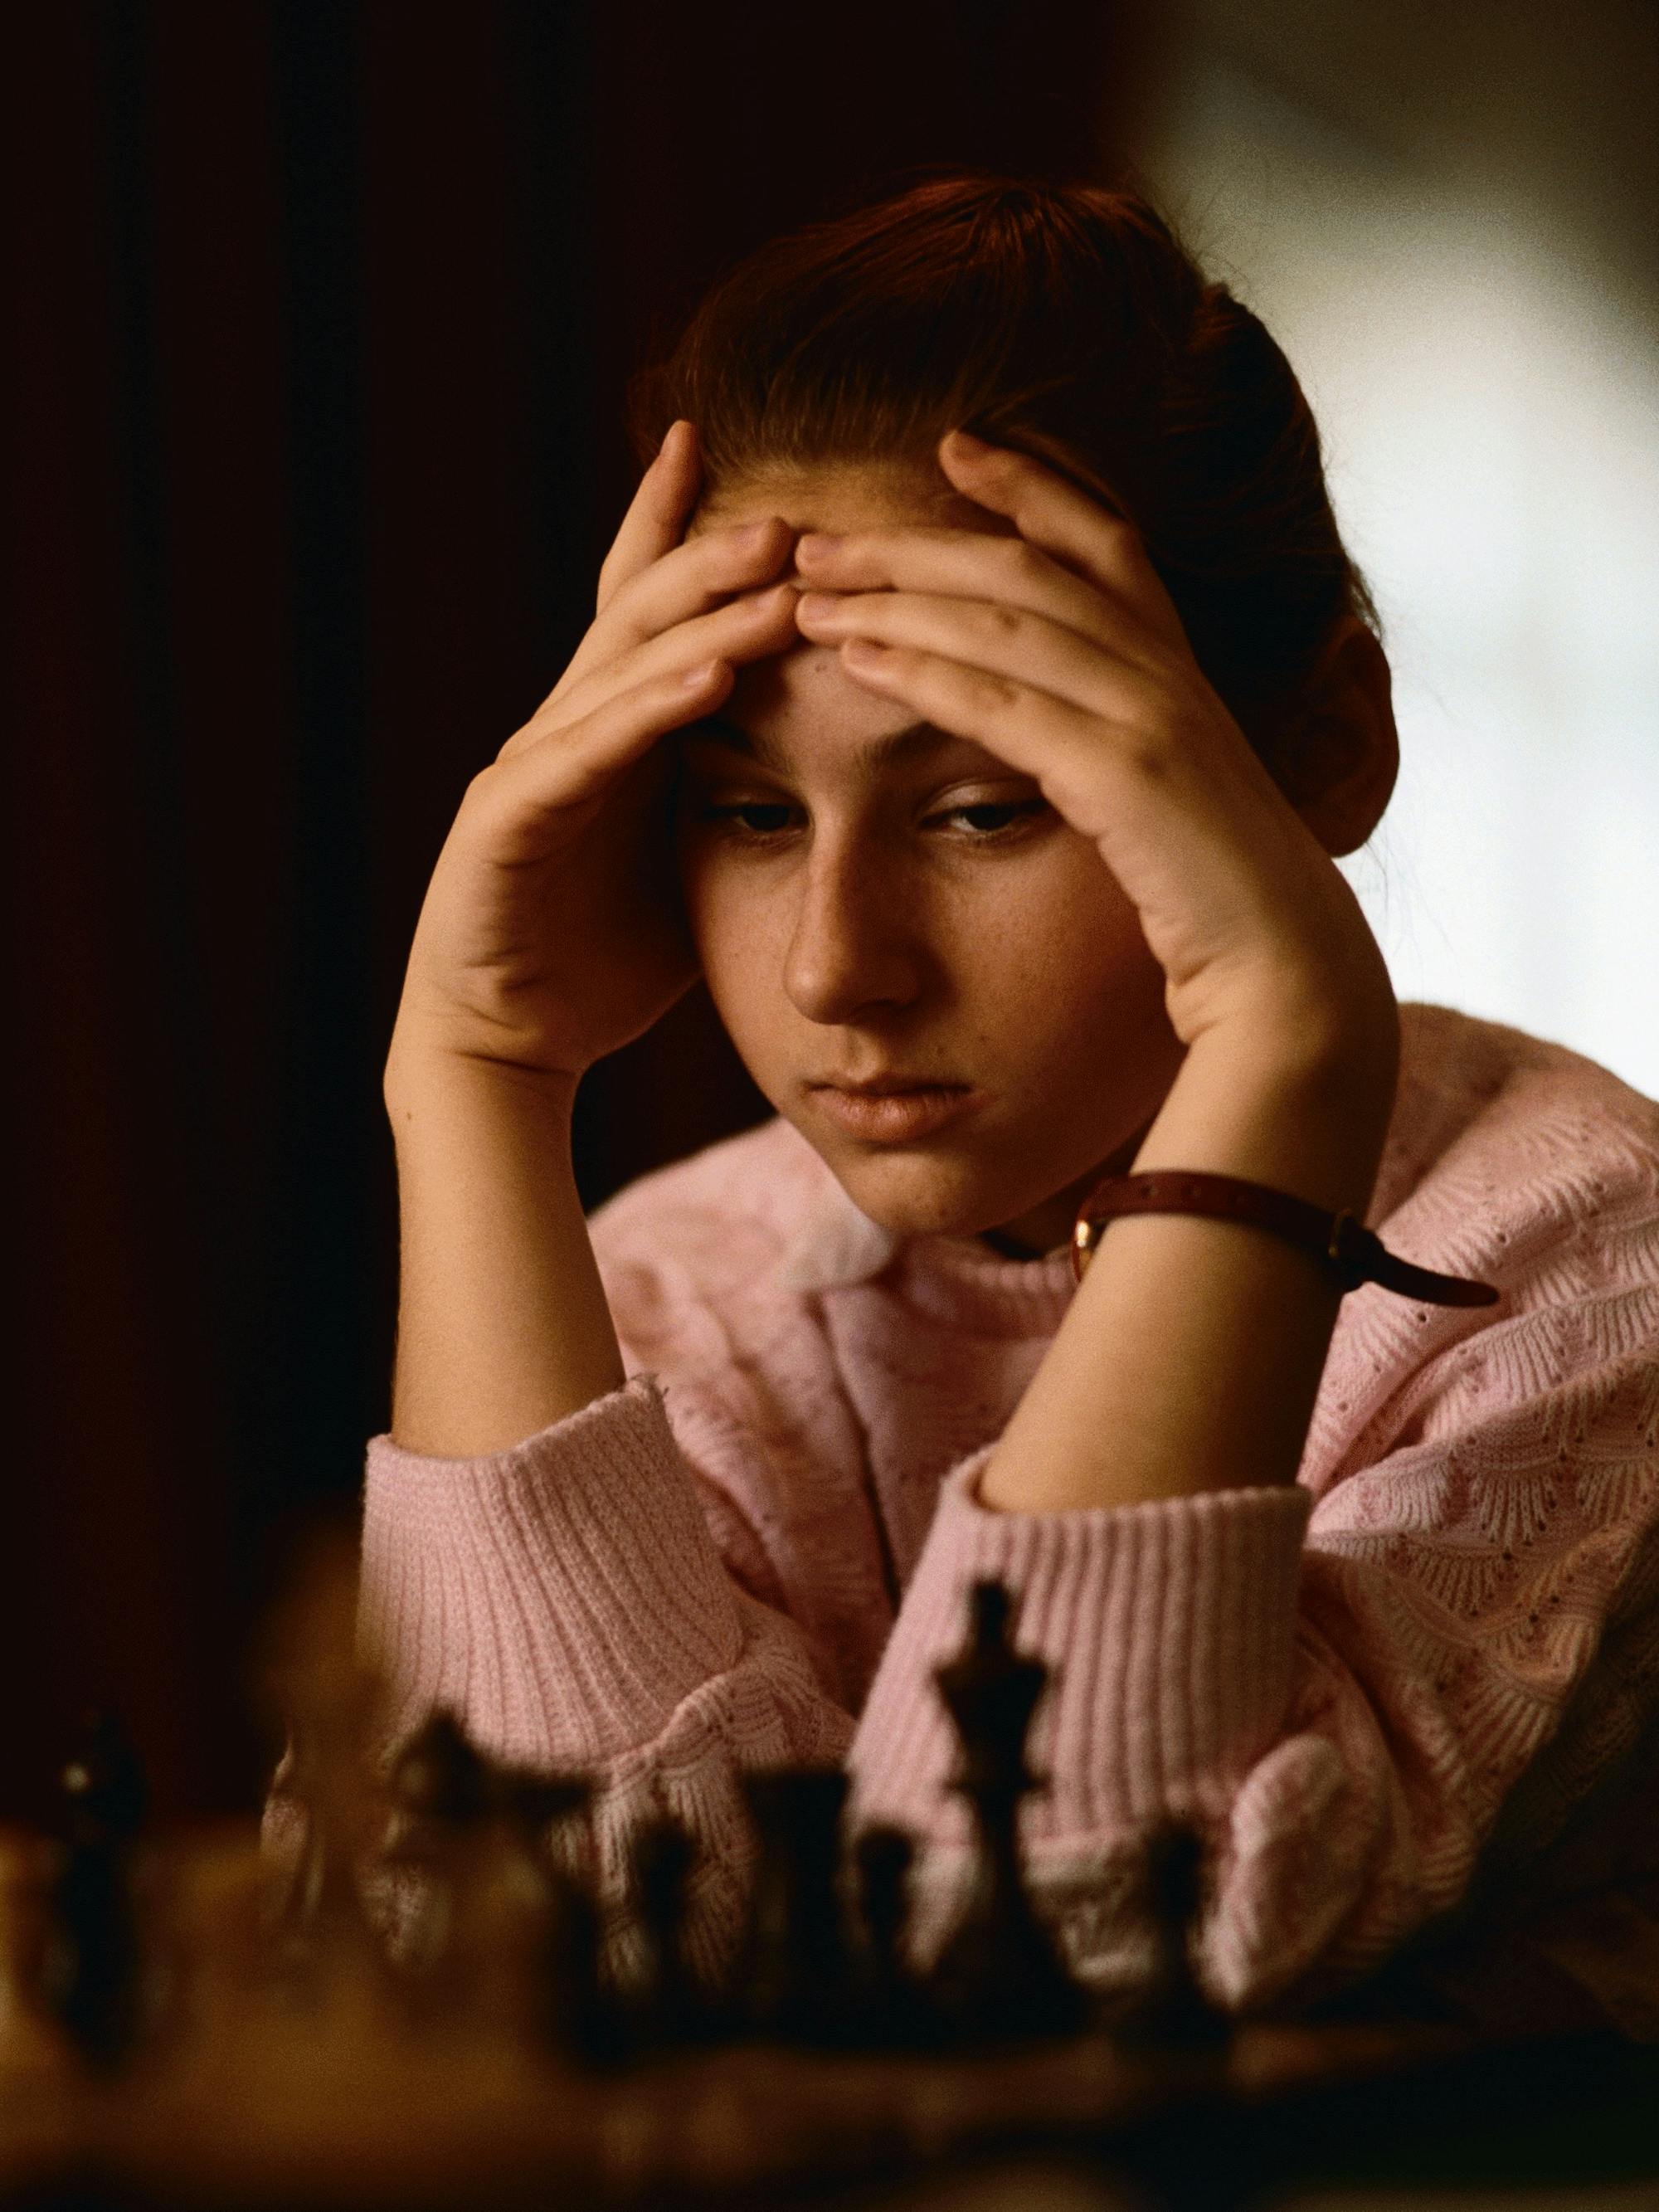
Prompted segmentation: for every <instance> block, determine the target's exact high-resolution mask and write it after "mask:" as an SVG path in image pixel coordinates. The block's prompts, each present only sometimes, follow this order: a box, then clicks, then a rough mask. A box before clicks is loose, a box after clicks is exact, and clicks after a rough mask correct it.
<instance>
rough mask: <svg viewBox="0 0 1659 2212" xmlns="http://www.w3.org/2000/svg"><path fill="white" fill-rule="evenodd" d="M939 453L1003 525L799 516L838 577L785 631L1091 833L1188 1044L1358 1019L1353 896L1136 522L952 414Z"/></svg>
mask: <svg viewBox="0 0 1659 2212" xmlns="http://www.w3.org/2000/svg"><path fill="white" fill-rule="evenodd" d="M939 458H940V463H941V465H942V466H943V468H944V470H945V474H946V476H947V477H949V479H950V481H951V483H953V484H954V485H955V486H956V487H957V489H958V490H959V491H961V492H962V493H963V495H965V496H966V497H968V498H969V499H971V500H973V501H975V503H976V504H978V505H979V506H981V507H987V508H989V509H990V510H991V511H992V512H994V513H999V514H1004V515H1006V516H1007V517H1008V518H1009V520H1011V521H1012V523H1013V525H1014V526H1015V529H1016V530H1017V532H1018V535H1017V536H1013V537H1002V536H996V535H993V534H991V533H989V532H984V531H971V530H946V529H924V528H920V527H904V528H894V529H885V530H868V531H859V532H854V533H852V534H849V535H848V536H845V537H838V538H836V537H826V536H821V535H817V534H813V535H810V536H807V537H805V538H802V539H801V540H800V541H799V544H798V546H797V548H796V555H795V558H796V567H797V570H798V572H799V575H800V576H801V578H802V579H803V580H804V581H805V583H807V584H808V585H810V586H811V587H812V588H813V591H814V592H817V591H819V590H822V591H823V592H827V593H829V594H831V595H832V596H829V597H828V598H817V597H812V596H803V598H802V599H800V601H799V605H798V606H797V610H796V617H797V621H798V623H799V627H800V629H801V630H802V632H803V633H804V634H805V635H806V636H807V637H809V638H811V640H812V641H814V642H815V643H819V644H823V645H836V644H839V645H840V647H841V658H842V665H843V667H844V668H845V670H846V672H847V673H848V676H850V677H852V678H854V679H855V680H856V681H857V682H858V683H860V684H864V685H866V686H868V687H869V688H870V689H871V690H875V691H879V692H882V693H884V694H886V695H887V696H890V697H892V698H895V699H898V700H902V702H904V703H905V704H906V705H907V706H909V707H911V708H914V709H915V713H916V714H917V716H918V718H919V719H922V720H927V721H928V722H930V723H932V724H933V725H934V726H936V727H938V728H939V729H942V730H948V731H951V732H953V733H954V734H956V735H957V736H959V737H963V738H970V739H972V740H974V741H975V742H976V743H978V744H982V745H984V746H985V748H986V749H987V751H989V752H993V753H994V754H996V755H997V756H998V757H1000V759H1002V760H1005V761H1006V762H1007V763H1008V764H1009V765H1010V767H1012V768H1014V769H1019V770H1020V771H1022V772H1023V773H1024V774H1025V775H1030V777H1032V778H1033V779H1034V780H1035V781H1036V783H1037V785H1038V786H1039V787H1040V788H1041V790H1042V795H1043V797H1044V798H1045V799H1047V800H1048V803H1049V804H1050V805H1052V806H1053V807H1054V809H1055V811H1056V812H1058V813H1059V814H1060V816H1061V817H1063V818H1064V820H1066V822H1067V823H1070V824H1071V826H1072V827H1073V829H1076V830H1077V831H1079V833H1080V834H1081V835H1082V836H1085V837H1088V838H1090V839H1091V840H1092V841H1093V842H1094V843H1095V845H1096V847H1097V849H1098V850H1099V853H1100V855H1101V858H1102V859H1103V860H1104V861H1105V863H1106V866H1108V867H1109V869H1110V870H1111V872H1112V873H1113V875H1114V876H1115V878H1117V881H1118V883H1119V884H1121V887H1122V889H1123V891H1124V893H1125V895H1126V896H1127V897H1128V898H1129V899H1131V900H1132V901H1133V903H1134V906H1135V908H1137V910H1138V913H1139V919H1140V925H1141V928H1142V930H1143V932H1144V933H1145V935H1146V942H1147V945H1148V946H1149V947H1150V948H1151V951H1152V954H1153V956H1154V957H1155V958H1156V959H1157V960H1158V963H1159V965H1160V966H1161V967H1162V968H1163V969H1164V977H1165V991H1164V996H1165V1002H1166V1006H1167V1009H1168V1012H1169V1017H1170V1024H1171V1025H1172V1027H1173V1028H1174V1030H1175V1031H1176V1035H1177V1036H1179V1037H1180V1038H1181V1039H1182V1042H1184V1043H1187V1044H1189V1045H1190V1044H1192V1043H1194V1042H1195V1041H1196V1040H1197V1039H1198V1038H1199V1037H1200V1036H1206V1035H1209V1034H1211V1033H1212V1032H1213V1031H1215V1030H1218V1029H1220V1028H1222V1027H1224V1026H1225V1027H1227V1028H1230V1029H1234V1030H1237V1031H1239V1032H1240V1033H1241V1034H1243V1035H1244V1036H1247V1037H1250V1038H1254V1039H1255V1041H1256V1042H1260V1041H1261V1036H1262V1035H1263V1030H1264V1025H1266V1026H1267V1028H1268V1029H1269V1030H1271V1031H1272V1033H1273V1034H1274V1035H1275V1036H1278V1035H1282V1036H1284V1037H1285V1040H1286V1042H1287V1043H1289V1044H1290V1045H1291V1046H1292V1047H1294V1046H1295V1045H1296V1044H1297V1042H1302V1043H1306V1042H1308V1041H1309V1040H1310V1038H1314V1039H1319V1040H1321V1041H1325V1040H1328V1039H1332V1038H1334V1039H1337V1040H1340V1039H1342V1038H1344V1037H1346V1036H1351V1035H1360V1036H1364V1035H1366V1034H1374V1033H1376V1030H1378V1028H1379V1027H1381V1026H1383V1025H1385V1024H1386V1023H1387V1022H1388V1021H1389V1019H1390V1018H1392V1015H1393V1012H1394V997H1393V992H1392V989H1391V987H1390V986H1389V979H1388V971H1387V968H1386V965H1385V963H1384V962H1383V956H1382V953H1381V951H1380V949H1379V948H1378V946H1377V945H1376V939H1375V938H1374V937H1373V936H1372V934H1371V932H1370V927H1369V926H1368V925H1367V923H1366V921H1365V918H1364V914H1363V912H1362V911H1361V908H1360V907H1359V904H1358V900H1357V899H1356V898H1355V897H1354V895H1353V893H1352V890H1350V888H1349V886H1348V884H1347V883H1346V881H1345V879H1344V878H1343V877H1342V875H1341V873H1340V871H1339V870H1338V868H1337V867H1336V866H1335V863H1334V860H1332V858H1331V856H1330V854H1328V853H1327V851H1326V850H1325V848H1324V847H1323V846H1322V844H1321V843H1320V842H1319V841H1318V839H1317V838H1316V836H1314V834H1313V832H1312V831H1311V830H1310V829H1309V828H1308V827H1307V825H1306V824H1305V823H1304V822H1303V821H1302V819H1301V817H1299V816H1298V815H1297V812H1296V810H1295V809H1294V807H1292V805H1291V803H1290V801H1289V800H1288V799H1286V798H1285V796H1284V794H1283V793H1281V792H1280V790H1279V787H1278V786H1277V785H1276V784H1275V783H1274V781H1273V778H1272V776H1271V775H1269V774H1268V773H1267V769H1265V768H1264V767H1263V765H1262V763H1261V761H1260V760H1259V759H1258V757H1256V755H1255V753H1254V752H1253V751H1252V750H1251V749H1250V746H1249V743H1248V741H1247V740H1246V738H1245V737H1244V734H1243V731H1242V730H1241V729H1240V728H1239V726H1238V724H1237V722H1236V721H1235V720H1233V718H1232V716H1231V714H1229V713H1228V711H1227V709H1226V708H1225V706H1224V705H1223V704H1222V702H1221V701H1220V699H1219V698H1218V696H1217V695H1216V693H1215V692H1214V691H1213V690H1212V689H1211V687H1210V685H1209V684H1208V683H1207V682H1206V680H1205V678H1204V676H1203V675H1202V673H1201V672H1200V669H1199V666H1198V664H1197V662H1196V661H1195V660H1194V658H1193V654H1192V649H1191V647H1190V646H1189V645H1188V641H1187V636H1186V633H1185V631H1184V630H1183V629H1182V625H1181V621H1180V617H1178V616H1177V614H1176V611H1175V608H1174V605H1172V604H1171V602H1170V597H1169V594H1168V593H1167V592H1165V590H1164V586H1163V584H1162V583H1161V582H1160V581H1159V580H1158V575H1157V574H1156V572H1155V571H1154V569H1153V568H1152V562H1151V561H1150V560H1149V559H1148V557H1147V555H1146V549H1145V546H1144V544H1142V542H1141V539H1140V537H1139V533H1138V532H1136V530H1135V529H1134V527H1133V525H1132V524H1130V523H1129V522H1128V521H1127V520H1124V519H1123V518H1121V516H1119V515H1116V514H1114V513H1110V512H1109V511H1108V509H1106V508H1105V507H1103V506H1101V505H1100V504H1099V503H1098V502H1097V501H1095V500H1093V499H1091V498H1090V497H1089V496H1088V495H1086V494H1085V493H1084V492H1082V491H1080V490H1079V489H1077V488H1076V487H1075V486H1074V485H1073V484H1072V483H1069V482H1067V481H1066V479H1065V478H1064V477H1060V475H1058V474H1057V473H1056V472H1055V471H1053V470H1050V469H1048V468H1046V467H1044V466H1043V465H1042V463H1040V462H1038V461H1036V460H1034V459H1030V457H1029V456H1027V455H1024V454H1022V453H1014V452H1012V451H1011V450H1010V449H1008V448H1007V447H994V446H987V445H984V444H982V443H981V441H977V440H970V439H969V438H967V437H965V436H963V434H961V433H960V432H957V433H953V434H952V435H951V436H949V437H947V438H945V440H944V441H942V443H941V446H940V448H939Z"/></svg>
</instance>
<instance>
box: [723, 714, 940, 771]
mask: <svg viewBox="0 0 1659 2212" xmlns="http://www.w3.org/2000/svg"><path fill="white" fill-rule="evenodd" d="M683 735H684V736H685V737H687V738H709V739H711V740H712V741H713V742H714V744H719V745H724V746H725V747H726V750H728V751H730V752H734V753H741V754H742V755H743V756H744V759H745V760H751V761H754V762H755V763H757V765H758V766H760V767H762V768H767V769H771V770H772V771H773V773H774V774H775V775H787V773H788V769H789V763H788V762H787V760H786V759H785V757H784V756H783V755H782V754H781V752H780V751H779V750H778V749H777V747H776V746H775V745H774V744H771V743H769V740H768V739H767V738H763V737H757V736H755V735H753V734H752V733H751V732H749V731H748V730H740V729H739V728H738V726H737V724H736V723H735V722H728V721H726V720H723V719H722V718H721V717H720V715H719V714H705V715H703V716H702V718H701V719H700V720H697V721H695V722H690V723H688V724H687V725H686V726H685V728H684V732H683ZM966 742H968V740H966V739H963V738H959V737H958V736H957V733H956V732H955V731H953V730H941V729H939V727H938V726H936V725H935V724H934V723H933V722H910V723H908V724H907V725H906V726H905V727H904V728H903V729H902V730H892V731H890V732H888V734H887V735H886V736H885V737H884V738H872V739H871V740H870V742H869V744H866V745H860V748H859V762H860V766H861V767H862V768H863V769H865V770H866V773H867V774H871V775H874V774H877V773H878V772H879V771H880V770H881V769H884V768H891V767H893V766H895V765H896V763H899V762H901V761H909V760H915V759H918V758H921V757H925V756H926V755H927V754H928V753H937V752H943V751H944V750H945V747H946V746H947V745H956V744H964V743H966Z"/></svg>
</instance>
